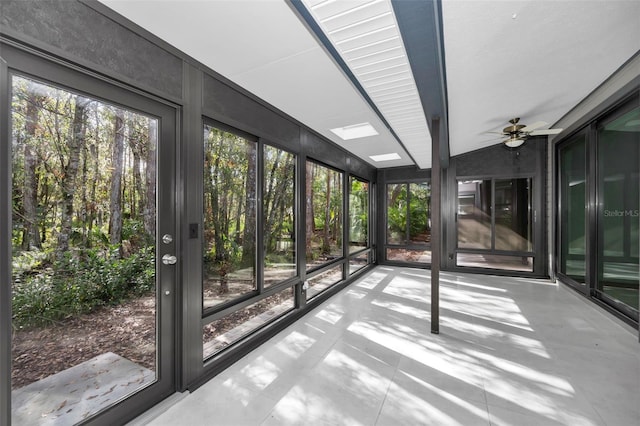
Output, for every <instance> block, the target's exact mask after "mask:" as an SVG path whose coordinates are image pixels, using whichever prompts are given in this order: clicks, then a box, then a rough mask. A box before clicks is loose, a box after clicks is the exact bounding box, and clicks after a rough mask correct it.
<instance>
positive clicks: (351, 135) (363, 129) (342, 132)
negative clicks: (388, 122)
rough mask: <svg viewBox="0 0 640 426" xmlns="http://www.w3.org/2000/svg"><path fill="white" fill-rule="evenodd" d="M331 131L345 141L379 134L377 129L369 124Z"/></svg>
mask: <svg viewBox="0 0 640 426" xmlns="http://www.w3.org/2000/svg"><path fill="white" fill-rule="evenodd" d="M330 130H331V131H332V132H333V133H335V134H336V135H338V136H339V137H340V138H341V139H342V140H344V141H348V140H351V139H359V138H366V137H367V136H376V135H377V134H378V132H377V131H376V129H375V128H374V127H373V126H372V125H371V124H369V123H360V124H353V125H351V126H345V127H337V128H335V129H330Z"/></svg>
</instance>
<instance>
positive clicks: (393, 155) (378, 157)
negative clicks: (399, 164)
mask: <svg viewBox="0 0 640 426" xmlns="http://www.w3.org/2000/svg"><path fill="white" fill-rule="evenodd" d="M369 158H371V159H372V160H373V161H375V162H376V163H380V162H382V161H391V160H399V159H400V156H399V155H398V153H397V152H392V153H389V154H380V155H370V156H369Z"/></svg>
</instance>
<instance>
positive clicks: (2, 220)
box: [0, 58, 12, 425]
mask: <svg viewBox="0 0 640 426" xmlns="http://www.w3.org/2000/svg"><path fill="white" fill-rule="evenodd" d="M9 81H10V79H9V72H8V69H7V63H6V62H5V61H4V60H3V59H2V58H0V99H1V101H0V129H3V130H2V134H3V135H4V137H0V199H1V200H2V202H0V206H2V207H0V244H1V245H0V336H1V337H0V424H6V425H8V424H11V297H12V296H11V208H12V204H11V166H12V164H11V160H10V159H11V145H10V143H9V141H10V140H11V137H10V135H11V129H10V125H9V124H10V122H9V111H10V106H11V98H10V90H9Z"/></svg>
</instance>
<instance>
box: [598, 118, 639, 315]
mask: <svg viewBox="0 0 640 426" xmlns="http://www.w3.org/2000/svg"><path fill="white" fill-rule="evenodd" d="M639 122H640V108H636V109H634V110H632V111H630V112H628V113H626V114H624V115H622V116H621V117H619V118H618V119H616V120H614V121H612V122H610V123H608V124H606V125H605V126H604V127H602V128H601V129H599V131H598V197H599V200H600V204H601V208H600V210H599V211H598V226H599V227H600V229H599V232H598V235H599V241H598V251H597V254H598V257H599V259H600V262H599V264H600V265H601V267H600V270H599V277H598V289H599V290H600V291H602V292H603V293H604V294H606V295H607V296H609V297H611V298H613V299H616V300H618V301H620V302H622V303H624V304H625V305H627V306H628V307H630V308H632V309H634V310H636V311H637V310H638V285H639V282H640V279H639V274H638V272H639V270H638V221H639V218H638V217H639V216H640V212H639V210H640V203H639V200H638V199H639V192H640V188H639V186H640V173H639V171H640V170H639V169H640V126H639V125H638V124H637V123H639ZM628 123H631V125H629V124H628ZM634 123H636V124H634Z"/></svg>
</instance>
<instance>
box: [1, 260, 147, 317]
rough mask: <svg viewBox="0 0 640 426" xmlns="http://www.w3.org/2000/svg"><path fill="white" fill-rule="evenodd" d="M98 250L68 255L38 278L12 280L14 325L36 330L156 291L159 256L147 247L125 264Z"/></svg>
mask: <svg viewBox="0 0 640 426" xmlns="http://www.w3.org/2000/svg"><path fill="white" fill-rule="evenodd" d="M114 250H115V251H117V247H111V250H110V252H108V253H107V255H106V256H105V253H104V252H101V251H98V250H87V251H84V252H81V253H66V254H65V256H64V257H63V259H61V260H57V261H56V262H54V264H53V265H52V267H50V268H47V269H44V270H40V271H38V273H37V274H33V273H32V274H30V275H29V274H22V275H21V276H19V277H17V276H14V285H13V306H12V309H13V321H14V324H15V325H17V326H33V325H40V324H43V323H50V322H54V321H59V320H62V319H66V318H70V317H73V316H76V315H79V314H82V313H86V312H90V311H91V310H93V309H95V308H96V307H98V306H101V305H107V304H115V303H119V302H121V301H123V300H125V299H127V298H130V297H133V296H140V295H143V294H145V293H147V292H149V291H150V290H152V289H153V288H154V285H155V254H154V249H153V247H145V248H143V249H141V250H139V251H138V252H136V253H134V254H132V255H131V256H130V257H128V258H126V259H119V258H118V257H117V256H116V255H114Z"/></svg>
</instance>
